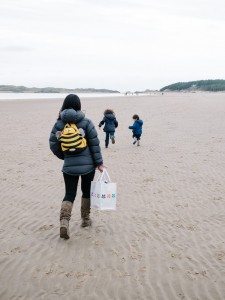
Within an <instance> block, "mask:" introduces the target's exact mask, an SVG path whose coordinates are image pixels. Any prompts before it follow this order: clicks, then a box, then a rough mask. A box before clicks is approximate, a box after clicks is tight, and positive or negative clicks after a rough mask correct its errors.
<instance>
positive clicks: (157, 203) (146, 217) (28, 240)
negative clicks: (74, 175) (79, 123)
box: [0, 93, 225, 300]
mask: <svg viewBox="0 0 225 300" xmlns="http://www.w3.org/2000/svg"><path fill="white" fill-rule="evenodd" d="M60 104H61V101H59V100H40V101H10V102H1V103H0V109H1V133H0V136H1V161H0V170H1V174H0V185H1V188H0V199H1V201H0V226H1V228H0V299H1V300H8V299H79V300H80V299H85V300H86V299H88V300H89V299H104V300H105V299H159V300H161V299H171V300H174V299H196V300H197V299H202V300H207V299H213V300H217V299H225V244H224V239H225V213H224V211H225V209H224V208H225V185H224V178H225V151H224V149H225V95H224V94H206V93H205V94H204V93H202V94H165V95H163V96H162V95H157V96H147V97H124V98H122V97H121V98H107V99H100V98H98V99H94V98H93V99H83V109H85V110H86V115H87V116H88V117H89V118H91V119H92V120H93V121H94V122H95V124H96V125H97V124H98V122H99V120H100V119H101V117H102V111H103V110H104V109H105V108H107V107H112V108H114V109H115V112H116V114H117V117H118V120H119V129H118V131H117V134H116V144H115V145H111V146H110V148H109V149H107V150H106V149H104V148H103V149H102V152H103V155H104V161H105V164H106V165H107V167H108V170H109V172H110V174H111V177H112V179H113V180H114V181H116V182H117V183H118V210H117V211H116V212H98V211H92V218H93V227H92V228H91V229H81V228H80V193H79V194H78V197H77V199H76V202H75V206H74V210H73V216H72V220H71V226H70V227H71V238H70V240H68V241H64V240H61V239H60V238H59V221H58V219H59V209H60V205H61V200H62V197H63V194H64V185H63V179H62V173H61V165H62V162H61V161H60V160H58V159H57V158H55V157H54V156H53V155H52V153H50V150H49V146H48V138H49V133H50V130H51V128H52V126H53V124H54V121H55V117H56V115H57V112H58V110H59V108H60ZM134 113H139V114H140V115H141V117H142V118H143V120H144V134H143V139H142V142H141V147H135V146H133V145H132V139H131V132H130V131H129V130H128V125H130V124H131V123H132V122H131V116H132V114H134ZM99 135H100V139H101V144H102V145H103V144H104V136H103V132H102V131H99Z"/></svg>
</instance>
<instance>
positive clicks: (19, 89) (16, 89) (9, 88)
mask: <svg viewBox="0 0 225 300" xmlns="http://www.w3.org/2000/svg"><path fill="white" fill-rule="evenodd" d="M0 92H5V93H6V92H10V93H112V94H114V93H120V92H119V91H115V90H108V89H94V88H74V89H67V88H54V87H44V88H36V87H31V88H28V87H25V86H16V85H0Z"/></svg>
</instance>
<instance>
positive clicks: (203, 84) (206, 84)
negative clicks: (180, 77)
mask: <svg viewBox="0 0 225 300" xmlns="http://www.w3.org/2000/svg"><path fill="white" fill-rule="evenodd" d="M164 91H165V92H167V91H169V92H173V91H174V92H175V91H176V92H182V91H186V92H188V91H190V92H191V91H207V92H221V91H225V80H223V79H215V80H211V79H210V80H197V81H188V82H177V83H173V84H170V85H167V86H164V87H163V88H161V89H160V92H164Z"/></svg>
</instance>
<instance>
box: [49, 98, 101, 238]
mask: <svg viewBox="0 0 225 300" xmlns="http://www.w3.org/2000/svg"><path fill="white" fill-rule="evenodd" d="M49 143H50V149H51V151H52V152H53V153H54V154H55V155H56V156H57V157H58V158H59V159H62V160H64V164H63V168H62V172H63V177H64V182H65V197H64V198H63V202H62V205H61V210H60V237H61V238H64V239H69V221H70V217H71V212H72V207H73V202H74V200H75V197H76V193H77V186H78V181H79V177H81V190H82V199H81V219H82V224H81V226H82V227H86V226H90V225H91V219H90V216H89V215H90V188H91V181H92V180H93V179H94V176H95V169H96V168H98V170H99V171H101V172H102V171H103V168H104V167H103V159H102V155H101V149H100V146H99V139H98V134H97V131H96V129H95V127H94V125H93V123H92V121H90V120H89V119H87V118H85V115H84V113H83V112H82V111H81V101H80V98H79V97H78V96H77V95H73V94H70V95H68V96H67V97H66V98H65V100H64V102H63V105H62V108H61V110H60V113H59V116H58V119H57V121H56V123H55V125H54V126H53V129H52V131H51V134H50V138H49Z"/></svg>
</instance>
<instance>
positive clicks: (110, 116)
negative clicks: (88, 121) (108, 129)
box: [105, 114, 115, 120]
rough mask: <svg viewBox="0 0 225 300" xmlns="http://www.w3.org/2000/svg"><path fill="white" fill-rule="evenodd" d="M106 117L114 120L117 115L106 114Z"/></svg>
mask: <svg viewBox="0 0 225 300" xmlns="http://www.w3.org/2000/svg"><path fill="white" fill-rule="evenodd" d="M105 117H106V118H107V119H110V120H114V119H115V115H114V114H105Z"/></svg>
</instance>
